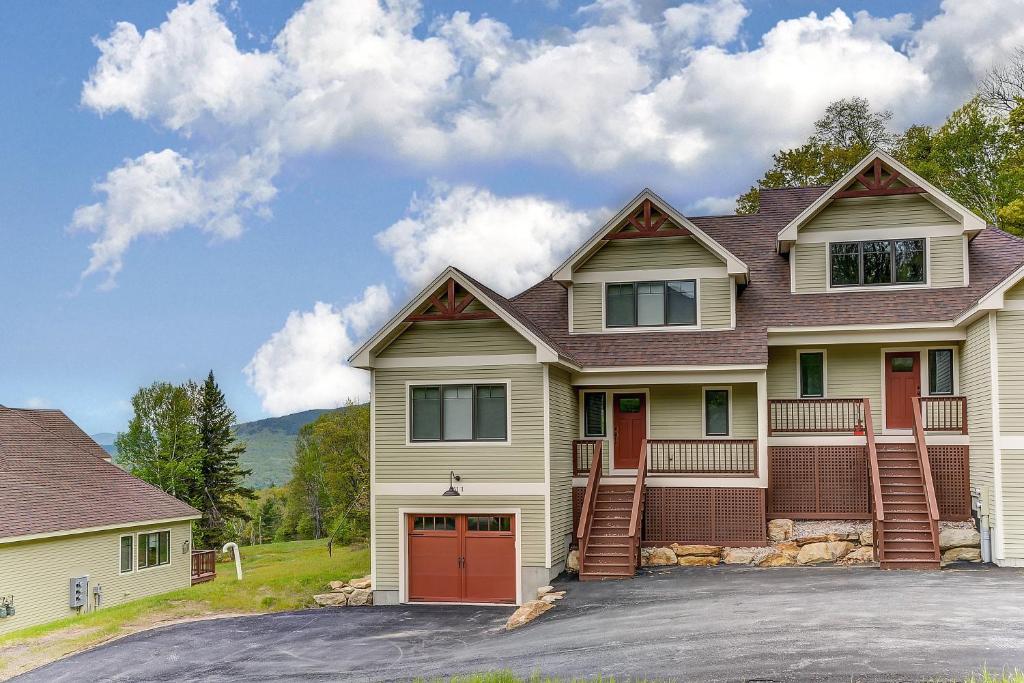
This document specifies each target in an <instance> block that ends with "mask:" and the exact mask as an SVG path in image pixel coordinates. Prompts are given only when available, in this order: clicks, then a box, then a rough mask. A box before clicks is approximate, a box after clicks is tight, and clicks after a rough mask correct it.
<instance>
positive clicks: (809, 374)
mask: <svg viewBox="0 0 1024 683" xmlns="http://www.w3.org/2000/svg"><path fill="white" fill-rule="evenodd" d="M798 358H799V360H800V363H799V366H800V398H823V397H824V396H825V352H824V351H800V352H799V354H798Z"/></svg>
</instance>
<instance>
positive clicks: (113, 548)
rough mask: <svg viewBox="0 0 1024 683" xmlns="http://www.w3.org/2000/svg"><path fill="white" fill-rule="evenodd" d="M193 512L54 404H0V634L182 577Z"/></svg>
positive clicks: (189, 570)
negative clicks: (119, 462)
mask: <svg viewBox="0 0 1024 683" xmlns="http://www.w3.org/2000/svg"><path fill="white" fill-rule="evenodd" d="M200 517H202V515H201V514H200V513H199V512H198V511H197V510H195V509H193V508H192V507H189V506H188V505H186V504H185V503H182V502H181V501H179V500H178V499H176V498H174V497H173V496H170V495H168V494H166V493H164V492H163V491H161V490H160V489H158V488H156V487H154V486H150V485H149V484H147V483H145V482H143V481H142V480H140V479H137V478H135V477H133V476H132V475H130V474H128V473H127V472H124V471H123V470H121V469H120V468H118V467H117V466H116V465H113V464H111V463H110V458H109V456H108V455H107V452H106V451H104V450H103V449H102V448H101V447H100V446H99V445H98V444H97V443H96V442H95V441H93V440H92V439H91V438H90V437H89V436H88V435H86V434H85V432H83V431H82V430H81V429H80V428H79V427H78V425H76V424H75V423H74V422H72V421H71V420H70V419H69V418H68V417H67V415H65V414H64V413H62V412H61V411H59V410H18V409H12V408H6V407H3V406H0V635H2V634H4V633H9V632H11V631H16V630H20V629H23V628H26V627H28V626H34V625H36V624H42V623H45V622H48V621H53V620H56V619H60V618H62V617H69V616H74V615H77V614H83V613H87V612H91V611H93V610H97V609H102V608H104V607H109V606H112V605H117V604H119V603H122V602H127V601H129V600H135V599H137V598H141V597H145V596H147V595H153V594H156V593H163V592H166V591H170V590H174V589H176V588H185V587H187V586H189V585H191V583H192V581H193V573H194V572H193V559H192V547H191V545H192V522H193V521H194V520H196V519H199V518H200ZM212 571H213V570H212V567H211V569H210V572H209V573H208V575H206V576H203V577H197V578H200V579H205V578H209V577H210V576H212Z"/></svg>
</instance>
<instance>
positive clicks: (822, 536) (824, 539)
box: [793, 534, 835, 546]
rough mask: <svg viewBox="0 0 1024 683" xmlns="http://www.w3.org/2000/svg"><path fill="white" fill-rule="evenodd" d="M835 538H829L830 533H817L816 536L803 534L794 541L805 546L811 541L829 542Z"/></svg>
mask: <svg viewBox="0 0 1024 683" xmlns="http://www.w3.org/2000/svg"><path fill="white" fill-rule="evenodd" d="M834 540H835V539H834V538H829V537H828V534H817V535H815V536H801V537H800V538H794V539H793V542H794V543H796V544H797V545H799V546H805V545H808V544H811V543H828V542H829V541H834Z"/></svg>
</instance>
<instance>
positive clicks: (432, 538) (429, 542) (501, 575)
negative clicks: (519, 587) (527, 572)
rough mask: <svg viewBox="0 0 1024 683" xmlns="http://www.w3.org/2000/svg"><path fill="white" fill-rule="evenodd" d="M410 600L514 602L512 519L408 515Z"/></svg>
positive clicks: (514, 565) (511, 517)
mask: <svg viewBox="0 0 1024 683" xmlns="http://www.w3.org/2000/svg"><path fill="white" fill-rule="evenodd" d="M407 524H408V530H409V543H408V551H409V553H408V554H409V568H408V575H409V600H412V601H416V602H513V603H514V602H515V601H516V534H515V517H514V516H513V515H438V514H431V515H409V516H408V520H407Z"/></svg>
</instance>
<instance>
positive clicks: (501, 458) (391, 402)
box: [373, 364, 544, 485]
mask: <svg viewBox="0 0 1024 683" xmlns="http://www.w3.org/2000/svg"><path fill="white" fill-rule="evenodd" d="M542 373H543V368H542V366H541V365H540V364H536V365H498V366H482V367H471V368H466V367H455V368H443V367H442V368H396V369H391V368H379V369H377V370H375V371H374V373H373V374H374V391H375V395H374V410H375V411H376V414H375V416H374V418H375V420H376V423H375V427H376V451H375V453H376V477H377V479H376V480H377V481H378V482H427V481H436V482H444V483H445V484H446V485H447V482H448V472H449V470H455V471H456V472H458V473H459V474H461V475H462V476H464V477H466V479H467V481H478V482H483V481H485V482H524V481H530V482H538V481H544V396H543V393H544V387H543V374H542ZM452 380H455V381H460V382H461V381H465V382H468V383H473V384H487V383H489V382H495V383H497V382H502V381H504V380H510V381H511V387H510V393H509V406H510V408H511V411H512V426H511V431H510V433H509V437H510V442H511V443H510V445H499V444H488V443H486V442H471V443H454V444H435V443H431V444H410V445H406V439H407V435H408V416H407V414H406V410H407V392H408V389H407V383H415V384H420V383H426V384H429V383H431V382H445V381H452Z"/></svg>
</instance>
